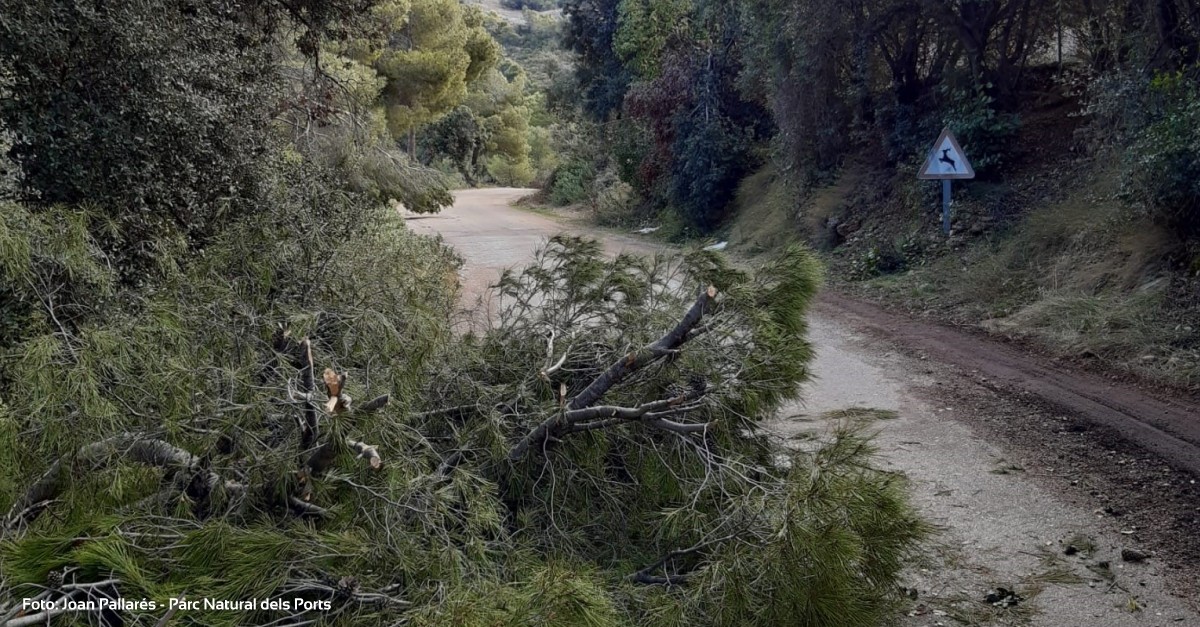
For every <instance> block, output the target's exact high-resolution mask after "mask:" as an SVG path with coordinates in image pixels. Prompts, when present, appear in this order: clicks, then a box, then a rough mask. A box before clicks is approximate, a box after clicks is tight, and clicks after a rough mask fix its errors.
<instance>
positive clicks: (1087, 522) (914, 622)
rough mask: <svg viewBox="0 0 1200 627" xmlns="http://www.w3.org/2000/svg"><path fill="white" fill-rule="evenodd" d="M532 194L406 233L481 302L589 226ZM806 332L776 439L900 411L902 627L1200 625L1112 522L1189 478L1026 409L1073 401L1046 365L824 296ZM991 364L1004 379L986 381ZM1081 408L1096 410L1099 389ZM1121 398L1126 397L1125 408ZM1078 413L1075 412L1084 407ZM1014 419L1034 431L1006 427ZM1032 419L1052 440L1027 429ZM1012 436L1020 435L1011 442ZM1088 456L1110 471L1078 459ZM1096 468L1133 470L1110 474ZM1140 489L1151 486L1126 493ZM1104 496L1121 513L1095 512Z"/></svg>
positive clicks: (475, 203) (1140, 525)
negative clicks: (919, 544)
mask: <svg viewBox="0 0 1200 627" xmlns="http://www.w3.org/2000/svg"><path fill="white" fill-rule="evenodd" d="M529 191H530V190H511V189H485V190H469V191H464V192H460V193H458V195H457V203H456V205H455V206H454V207H453V208H451V209H449V210H447V211H446V212H444V213H442V214H440V215H437V216H433V217H427V218H419V219H412V220H411V221H410V223H409V224H410V226H411V227H412V228H413V229H414V230H416V231H418V232H423V233H428V234H440V235H441V236H442V237H444V238H445V239H446V241H447V242H448V243H450V244H451V245H453V246H455V247H456V248H457V249H458V250H459V251H460V252H461V253H462V254H463V256H464V258H465V259H466V267H465V268H464V270H463V283H464V288H465V291H466V292H467V293H468V294H469V295H478V294H481V293H482V292H483V291H485V290H486V287H487V285H488V284H489V283H490V282H491V281H492V280H494V279H495V277H496V276H498V275H499V272H500V271H501V270H502V269H503V268H505V267H509V266H513V265H519V264H521V263H523V262H525V261H527V260H528V259H529V258H530V253H531V252H532V250H533V248H534V247H536V246H537V245H538V244H539V243H540V242H542V241H543V240H544V239H545V238H546V237H548V236H550V235H552V234H554V233H557V232H562V231H573V232H581V231H583V230H584V229H583V227H580V226H577V225H570V224H568V223H564V222H562V221H559V220H556V219H555V218H553V217H551V216H547V215H542V214H538V213H533V212H530V211H524V210H520V209H514V208H512V207H511V206H509V205H510V203H511V202H512V201H513V200H516V199H517V198H519V197H521V196H523V195H525V194H527V193H528V192H529ZM591 234H592V235H594V236H597V237H600V238H601V239H602V241H603V242H604V244H605V247H606V249H607V250H608V251H610V252H613V253H616V252H619V251H622V250H629V251H635V252H651V251H654V250H659V249H660V247H659V246H658V245H656V244H654V243H652V242H648V241H645V240H639V239H637V238H634V237H624V236H614V235H610V234H607V233H600V232H593V233H591ZM810 321H811V332H810V339H811V340H812V341H813V343H814V344H815V346H816V349H817V351H816V358H815V362H814V364H813V370H814V372H815V377H814V380H813V381H812V382H810V383H808V384H805V388H804V390H803V397H804V399H805V400H804V402H803V404H799V405H796V406H794V407H788V408H785V409H784V411H782V412H781V414H780V418H779V419H778V420H776V421H775V423H774V426H775V428H776V430H777V431H779V432H780V433H781V434H783V435H785V436H789V435H796V434H799V433H800V432H811V431H814V430H815V431H818V432H825V431H828V430H829V429H830V428H831V427H832V426H833V424H832V423H831V420H830V418H829V417H828V412H830V411H833V410H839V409H845V408H850V407H862V408H877V409H889V410H894V411H896V412H897V413H898V416H899V417H898V418H896V419H894V420H886V421H880V422H878V423H875V424H874V425H873V426H872V428H873V429H875V430H877V431H878V435H877V436H876V442H877V444H878V446H879V447H880V451H881V463H882V464H884V465H885V466H886V467H888V468H890V469H893V470H896V471H898V472H901V473H904V475H905V476H907V477H908V479H909V480H910V481H911V485H912V489H913V493H914V497H915V499H916V501H917V503H918V505H919V506H920V508H921V509H922V511H923V512H924V513H925V515H926V516H927V517H928V518H929V519H931V520H932V521H934V522H936V523H937V524H939V525H941V526H943V527H944V531H943V532H942V533H941V534H939V537H938V540H937V542H935V543H934V545H933V546H932V547H931V548H930V551H929V555H928V556H927V557H928V559H927V560H926V562H927V563H926V564H924V565H923V567H921V568H914V569H912V572H911V573H910V574H909V581H908V582H907V585H908V586H909V587H915V588H917V589H919V590H920V596H919V598H918V600H917V601H914V602H913V603H911V604H910V607H909V612H908V613H909V614H910V615H908V616H905V617H903V624H904V625H911V626H914V627H916V626H922V627H924V626H933V625H939V624H941V625H952V624H957V623H956V622H955V621H954V620H952V619H951V618H950V616H958V617H959V618H962V619H964V620H966V621H967V624H979V625H989V624H995V625H1010V624H1031V625H1045V626H1047V627H1068V626H1081V627H1082V626H1085V625H1086V626H1093V625H1094V626H1098V627H1104V626H1124V625H1139V626H1149V625H1161V626H1163V627H1166V626H1168V625H1200V614H1198V613H1196V611H1195V608H1194V607H1189V603H1188V602H1187V601H1185V600H1183V599H1181V598H1179V597H1178V596H1175V595H1173V594H1171V592H1172V591H1173V592H1175V593H1177V594H1179V593H1183V594H1187V592H1189V591H1194V589H1193V588H1189V587H1188V581H1189V580H1191V579H1193V578H1194V575H1195V564H1191V566H1190V567H1189V565H1188V564H1187V563H1186V562H1187V561H1188V560H1187V559H1186V558H1187V557H1188V555H1187V554H1186V552H1185V553H1182V554H1181V555H1182V557H1179V556H1178V555H1174V554H1172V553H1171V552H1170V551H1169V550H1166V549H1169V548H1170V547H1166V546H1165V545H1164V543H1165V542H1168V541H1169V539H1170V537H1171V536H1170V534H1167V535H1166V536H1164V534H1163V533H1162V532H1163V527H1162V526H1161V525H1158V527H1160V528H1158V529H1153V528H1151V527H1155V526H1156V525H1149V524H1146V523H1145V522H1142V521H1143V518H1139V517H1138V515H1137V514H1136V513H1131V514H1129V515H1124V514H1125V512H1123V511H1120V510H1119V509H1116V508H1126V507H1127V505H1125V503H1136V502H1137V500H1136V497H1137V496H1138V495H1144V494H1145V493H1147V492H1146V491H1147V490H1150V488H1149V484H1150V483H1153V482H1155V481H1157V482H1160V483H1162V482H1163V480H1164V477H1165V479H1166V482H1165V483H1162V485H1168V486H1170V485H1175V484H1174V483H1172V482H1182V483H1184V484H1185V485H1186V481H1187V480H1188V479H1187V475H1185V474H1180V472H1179V471H1177V470H1174V469H1171V468H1169V467H1165V466H1164V467H1162V468H1159V467H1160V466H1163V464H1162V463H1161V462H1158V466H1154V469H1153V473H1155V474H1153V477H1152V478H1151V477H1150V475H1149V474H1147V473H1149V472H1150V470H1147V469H1146V468H1147V466H1146V464H1149V465H1153V461H1151V462H1146V463H1145V464H1143V463H1142V462H1145V460H1144V459H1142V458H1140V457H1137V455H1138V454H1139V453H1137V452H1136V451H1135V452H1132V453H1131V452H1128V451H1126V450H1125V449H1123V448H1121V447H1119V446H1116V445H1113V446H1112V447H1111V448H1109V447H1107V445H1105V446H1106V448H1105V449H1104V450H1103V451H1101V450H1096V451H1095V453H1096V455H1091V451H1092V450H1093V449H1094V448H1096V447H1100V446H1102V445H1103V442H1102V441H1100V440H1098V441H1097V443H1092V442H1091V440H1088V439H1087V438H1088V437H1091V436H1090V434H1086V433H1084V434H1081V433H1077V432H1075V431H1074V430H1072V429H1064V428H1061V424H1062V423H1061V422H1059V421H1062V420H1067V418H1065V417H1063V411H1062V410H1061V409H1058V408H1055V407H1050V408H1046V407H1045V402H1043V401H1044V400H1045V399H1037V398H1033V399H1031V398H1028V396H1030V395H1033V396H1037V394H1038V393H1039V392H1046V391H1047V389H1043V388H1044V386H1047V385H1048V386H1051V388H1052V389H1049V393H1051V394H1052V395H1053V394H1059V395H1060V397H1061V398H1052V399H1049V400H1050V401H1051V402H1063V403H1066V404H1067V405H1070V404H1071V403H1072V402H1076V399H1075V398H1073V397H1071V394H1076V393H1077V392H1078V390H1073V388H1072V385H1073V384H1074V383H1078V382H1077V381H1073V380H1067V381H1057V382H1056V381H1053V380H1049V379H1048V375H1049V374H1050V373H1047V372H1045V371H1035V374H1034V375H1027V374H1023V373H1024V371H1023V369H1022V368H1023V366H1024V361H1023V359H1022V357H1021V356H1020V355H1017V354H1016V353H1013V352H1011V351H1008V349H1003V350H1001V348H1002V347H998V346H994V345H992V346H989V344H991V343H987V342H983V343H979V342H980V341H978V340H973V341H974V342H975V343H971V344H960V342H959V341H958V340H959V339H961V338H959V337H958V336H956V335H955V333H956V332H954V331H952V330H946V329H943V330H940V331H938V330H937V328H934V327H931V326H930V325H924V324H923V323H917V322H913V321H910V320H906V319H901V318H899V317H895V316H892V315H891V314H889V313H887V312H884V311H880V310H879V309H878V308H873V307H871V306H869V305H865V304H862V303H857V302H854V301H851V300H848V299H845V298H844V297H837V296H836V295H834V296H827V297H825V298H823V299H822V302H821V303H820V305H819V306H818V307H817V308H816V310H815V311H814V312H813V313H812V315H811V316H810ZM931 329H933V330H932V331H931ZM931 334H932V335H931ZM963 341H965V340H963ZM997 351H998V352H997ZM1006 351H1007V352H1006ZM1030 363H1033V362H1030ZM996 367H999V368H1002V369H1004V370H1003V372H1000V373H998V374H996V375H995V376H992V375H990V374H989V373H991V372H992V369H993V368H996ZM1056 376H1058V375H1056ZM1064 386H1065V387H1064ZM1026 388H1028V389H1026ZM1107 389H1108V388H1106V390H1107ZM1063 390H1066V391H1065V392H1064V391H1063ZM1093 392H1094V390H1093ZM1103 392H1104V390H1102V391H1101V392H1100V393H1098V394H1099V395H1100V396H1103ZM1080 398H1083V399H1084V401H1086V402H1087V403H1098V402H1099V400H1098V399H1097V398H1095V395H1091V396H1089V395H1086V394H1085V395H1083V396H1080ZM1100 400H1102V399H1100ZM1143 400H1144V401H1145V402H1148V403H1149V402H1157V401H1154V400H1153V399H1142V398H1141V397H1137V396H1135V397H1132V401H1131V400H1130V399H1129V398H1126V399H1124V400H1123V401H1122V403H1124V404H1123V405H1121V406H1120V407H1119V408H1117V409H1113V407H1110V406H1109V405H1110V404H1104V403H1100V405H1101V409H1102V410H1103V411H1116V412H1117V414H1119V415H1118V417H1117V418H1116V419H1114V420H1116V422H1117V423H1118V424H1116V425H1114V426H1116V427H1117V431H1118V433H1120V432H1121V431H1120V426H1121V425H1122V424H1124V422H1122V421H1124V420H1126V419H1128V418H1129V416H1128V414H1126V413H1124V412H1123V411H1122V408H1124V409H1125V410H1128V411H1134V412H1136V411H1139V407H1140V406H1136V403H1138V402H1142V401H1143ZM1130 402H1134V403H1135V406H1134V408H1133V409H1132V410H1130V409H1129V406H1128V405H1129V403H1130ZM1085 405H1086V403H1085ZM1145 407H1153V409H1154V411H1161V412H1164V414H1163V415H1166V416H1167V418H1168V419H1171V418H1178V416H1183V417H1184V418H1187V417H1188V416H1189V415H1190V413H1189V412H1190V410H1188V409H1187V408H1186V407H1185V406H1173V405H1170V404H1167V405H1165V406H1160V405H1146V406H1144V407H1141V409H1145ZM1068 409H1071V408H1070V407H1068ZM1074 409H1075V410H1083V411H1085V413H1086V410H1087V409H1089V408H1088V407H1082V408H1078V407H1077V408H1074ZM1091 409H1092V410H1095V408H1094V407H1093V408H1091ZM1103 411H1101V415H1100V422H1101V424H1103V418H1104V417H1105V415H1104V414H1103ZM1173 411H1175V412H1181V413H1179V414H1172V413H1171V412H1173ZM1108 417H1109V418H1110V419H1111V418H1112V416H1108ZM1085 418H1086V416H1085ZM1157 418H1158V420H1160V421H1161V420H1162V418H1161V417H1157ZM1012 420H1021V421H1024V423H1028V425H1032V426H1029V427H1028V428H1022V429H1021V430H1014V429H1010V428H1009V427H1010V422H1009V421H1012ZM1043 424H1044V425H1049V426H1048V427H1047V429H1048V430H1046V431H1044V432H1042V431H1037V428H1038V425H1043ZM1140 424H1145V423H1140ZM1172 424H1174V423H1172ZM1126 426H1128V425H1126ZM1148 426H1149V428H1151V429H1154V430H1156V431H1158V432H1160V433H1165V435H1167V436H1169V437H1170V438H1174V439H1176V440H1178V439H1179V438H1178V437H1177V435H1178V434H1175V433H1172V432H1169V431H1164V430H1163V429H1160V428H1159V427H1160V426H1162V425H1161V424H1160V425H1159V426H1155V425H1153V424H1151V425H1148ZM1135 427H1136V425H1135ZM1010 430H1013V431H1019V433H1020V434H1021V437H1008V436H1009V434H1008V431H1010ZM1133 430H1134V431H1137V428H1134V429H1133ZM1063 434H1066V435H1063ZM1133 435H1137V433H1133ZM1060 436H1061V437H1067V436H1071V437H1074V438H1075V440H1071V441H1069V442H1063V443H1062V444H1061V445H1060V444H1056V443H1043V442H1041V441H1040V439H1041V438H1056V437H1060ZM1077 440H1078V441H1077ZM1048 444H1049V445H1050V446H1061V447H1062V448H1061V449H1055V450H1060V451H1062V452H1060V453H1058V454H1057V455H1055V454H1050V455H1047V454H1046V451H1047V449H1048V446H1047V445H1048ZM1072 446H1074V448H1071V447H1072ZM1072 450H1074V451H1076V454H1075V457H1071V454H1070V451H1072ZM1078 451H1083V452H1082V453H1078ZM1101 453H1104V454H1106V455H1107V456H1105V455H1101ZM1126 457H1128V460H1129V461H1128V465H1127V462H1126V461H1125V458H1126ZM1076 458H1079V459H1076ZM1096 458H1102V459H1101V461H1102V462H1103V463H1104V464H1106V465H1104V466H1094V465H1090V464H1093V463H1095V462H1096ZM1139 464H1141V465H1139ZM1109 465H1111V466H1112V467H1113V468H1116V467H1118V466H1119V467H1120V468H1121V472H1133V473H1134V474H1132V475H1130V476H1125V475H1121V474H1119V473H1117V472H1115V471H1114V472H1108V470H1107V469H1108V466H1109ZM1135 467H1136V468H1137V470H1136V471H1134V470H1133V469H1134V468H1135ZM1162 473H1165V474H1162ZM1143 481H1145V482H1146V484H1147V487H1145V488H1135V487H1133V484H1134V483H1136V484H1137V485H1138V486H1141V485H1142V482H1143ZM1163 489H1166V488H1163ZM1122 490H1125V491H1122ZM1126 492H1128V493H1126ZM1131 499H1132V500H1131ZM1106 503H1107V504H1108V509H1109V510H1110V512H1116V514H1112V513H1110V512H1105V510H1104V507H1105V504H1106ZM1114 505H1115V507H1114ZM1190 505H1191V504H1189V503H1187V502H1184V503H1182V504H1179V505H1178V507H1176V508H1175V509H1174V510H1170V511H1167V512H1165V513H1164V512H1161V511H1155V512H1153V513H1152V514H1151V513H1148V514H1146V516H1153V517H1157V518H1162V517H1164V516H1166V517H1172V516H1174V517H1176V518H1178V517H1179V516H1186V515H1187V512H1188V510H1189V509H1190ZM1194 505H1200V502H1197V503H1194ZM1196 511H1200V510H1196ZM1179 512H1182V514H1180V513H1179ZM1157 518H1152V520H1156V519H1157ZM1185 522H1186V521H1185ZM1192 522H1196V521H1194V520H1193V521H1192ZM1193 535H1194V534H1193ZM1164 537H1166V538H1167V540H1164ZM1080 538H1086V539H1088V540H1089V541H1090V542H1091V543H1093V544H1095V546H1096V550H1095V553H1094V554H1093V555H1090V556H1081V555H1073V556H1066V555H1064V553H1063V549H1064V547H1065V546H1066V545H1067V544H1069V543H1071V542H1075V543H1080ZM1124 548H1138V549H1151V550H1157V549H1160V548H1163V549H1164V552H1163V554H1162V555H1161V556H1160V555H1156V556H1155V557H1154V558H1152V559H1151V560H1149V562H1148V563H1144V564H1126V563H1123V562H1122V560H1121V558H1120V554H1121V550H1122V549H1124ZM1101 562H1107V563H1108V564H1109V566H1110V569H1111V573H1112V575H1113V576H1114V578H1112V579H1109V578H1107V577H1105V576H1103V575H1100V574H1098V573H1099V571H1101V570H1103V569H1102V568H1101V567H1100V566H1099V564H1100V563H1101ZM1064 573H1066V574H1064ZM998 586H1003V587H1006V588H1009V589H1012V588H1017V589H1019V590H1021V591H1022V592H1023V594H1024V595H1025V596H1026V597H1027V598H1026V600H1025V601H1023V602H1022V603H1021V604H1020V605H1019V606H1018V608H1020V609H1019V610H1012V609H1009V610H1000V609H997V608H993V607H991V606H988V605H987V604H985V603H983V602H982V599H983V597H984V596H985V595H986V593H987V592H988V590H989V589H992V588H995V587H998ZM1193 598H1194V596H1193ZM1135 608H1140V609H1135Z"/></svg>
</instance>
